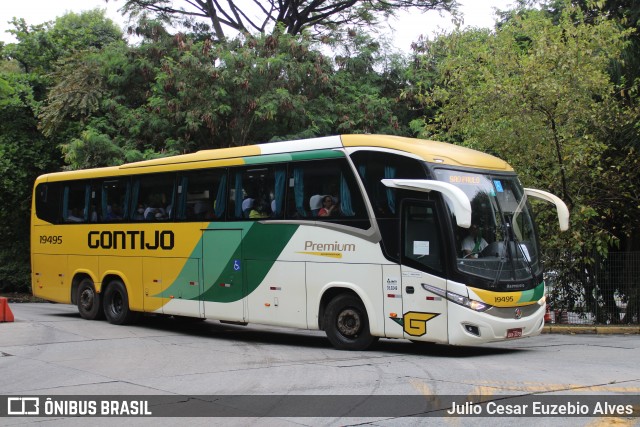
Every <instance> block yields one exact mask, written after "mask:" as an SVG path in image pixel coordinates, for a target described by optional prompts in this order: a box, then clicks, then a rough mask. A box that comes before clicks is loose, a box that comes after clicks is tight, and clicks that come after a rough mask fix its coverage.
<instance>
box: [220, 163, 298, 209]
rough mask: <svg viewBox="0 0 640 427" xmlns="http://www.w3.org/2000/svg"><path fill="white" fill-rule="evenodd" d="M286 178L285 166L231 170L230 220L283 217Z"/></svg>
mask: <svg viewBox="0 0 640 427" xmlns="http://www.w3.org/2000/svg"><path fill="white" fill-rule="evenodd" d="M285 177H286V167H285V166H284V165H269V166H262V167H259V166H252V167H248V168H236V169H233V170H231V173H230V180H231V183H230V186H229V189H230V191H229V211H228V212H229V217H230V218H232V219H245V220H246V219H249V220H264V219H268V218H282V216H283V212H284V196H285Z"/></svg>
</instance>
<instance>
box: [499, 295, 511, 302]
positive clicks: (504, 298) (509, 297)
mask: <svg viewBox="0 0 640 427" xmlns="http://www.w3.org/2000/svg"><path fill="white" fill-rule="evenodd" d="M495 302H513V296H508V297H495Z"/></svg>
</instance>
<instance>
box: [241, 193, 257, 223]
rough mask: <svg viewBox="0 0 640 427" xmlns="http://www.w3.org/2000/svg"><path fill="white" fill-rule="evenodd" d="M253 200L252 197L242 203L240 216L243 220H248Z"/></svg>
mask: <svg viewBox="0 0 640 427" xmlns="http://www.w3.org/2000/svg"><path fill="white" fill-rule="evenodd" d="M254 202H255V199H254V198H252V197H247V198H245V199H244V200H243V201H242V215H243V216H244V217H245V218H249V214H250V213H251V209H253V204H254Z"/></svg>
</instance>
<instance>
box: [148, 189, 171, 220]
mask: <svg viewBox="0 0 640 427" xmlns="http://www.w3.org/2000/svg"><path fill="white" fill-rule="evenodd" d="M163 199H164V196H160V195H156V196H155V197H150V198H149V207H147V209H145V210H144V215H143V216H144V220H145V221H161V220H163V219H167V218H168V216H167V211H166V210H165V209H164V208H163V207H162V202H161V200H163Z"/></svg>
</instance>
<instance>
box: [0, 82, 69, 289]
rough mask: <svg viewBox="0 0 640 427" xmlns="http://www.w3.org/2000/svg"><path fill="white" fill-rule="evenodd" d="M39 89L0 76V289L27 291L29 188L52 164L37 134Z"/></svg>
mask: <svg viewBox="0 0 640 427" xmlns="http://www.w3.org/2000/svg"><path fill="white" fill-rule="evenodd" d="M39 85H40V83H39V81H38V79H37V77H34V76H30V75H26V74H10V73H2V74H0V177H1V178H0V180H1V185H0V188H1V189H2V190H1V191H0V206H3V209H1V210H0V235H2V236H3V238H2V241H1V242H0V290H17V291H27V290H28V287H29V283H30V280H29V265H30V263H29V239H28V236H29V220H30V219H29V212H30V208H31V186H32V184H33V181H34V180H35V178H36V176H38V175H40V174H42V173H44V172H46V171H49V170H52V169H53V168H55V165H56V163H58V162H57V158H58V157H59V155H58V153H57V150H56V149H55V147H52V146H51V145H49V144H48V143H47V141H46V140H45V139H44V138H43V137H42V136H41V135H40V134H39V132H38V130H37V121H36V119H35V117H34V110H35V109H36V108H37V107H38V102H37V101H36V100H35V95H34V89H33V88H34V87H39Z"/></svg>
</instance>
